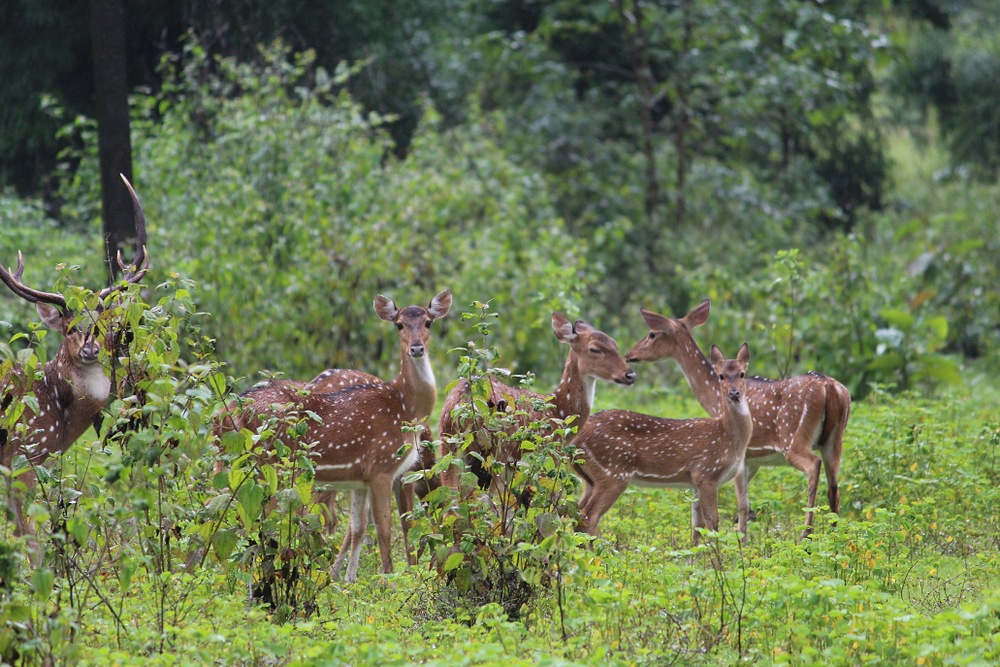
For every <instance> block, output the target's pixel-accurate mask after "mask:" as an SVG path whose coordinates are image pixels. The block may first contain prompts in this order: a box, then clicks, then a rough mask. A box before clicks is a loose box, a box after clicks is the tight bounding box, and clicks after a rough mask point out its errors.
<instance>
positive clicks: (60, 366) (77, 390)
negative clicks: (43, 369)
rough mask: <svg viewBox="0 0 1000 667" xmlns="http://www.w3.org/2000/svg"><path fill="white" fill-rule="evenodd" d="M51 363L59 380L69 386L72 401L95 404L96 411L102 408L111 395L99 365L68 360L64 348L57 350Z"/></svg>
mask: <svg viewBox="0 0 1000 667" xmlns="http://www.w3.org/2000/svg"><path fill="white" fill-rule="evenodd" d="M52 363H54V364H55V369H56V372H57V373H58V374H59V378H60V380H61V381H62V382H65V383H66V384H67V385H68V386H69V389H70V392H71V394H72V396H73V400H74V401H84V402H92V403H96V404H97V405H98V407H97V410H99V409H100V408H102V407H104V404H105V403H107V401H108V395H109V394H110V393H111V380H109V379H108V376H107V375H105V374H104V367H103V366H102V365H101V364H99V363H97V362H94V363H92V364H78V363H76V362H74V361H73V360H72V359H70V357H69V354H68V353H67V352H66V351H65V349H64V348H60V349H59V353H58V354H56V358H55V359H53V360H52ZM95 411H96V410H95Z"/></svg>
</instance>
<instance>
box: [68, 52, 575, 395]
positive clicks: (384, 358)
mask: <svg viewBox="0 0 1000 667" xmlns="http://www.w3.org/2000/svg"><path fill="white" fill-rule="evenodd" d="M264 60H265V64H264V65H262V66H260V67H257V66H251V65H246V64H239V63H236V62H235V61H232V60H227V59H216V60H214V61H209V60H208V59H207V58H206V56H205V55H204V53H203V52H202V51H201V50H200V48H199V47H197V46H195V45H189V46H188V52H187V57H186V58H185V60H184V61H183V63H182V64H178V63H176V62H174V61H170V60H168V61H166V63H165V65H164V67H165V68H166V69H165V75H166V79H165V82H164V86H163V89H162V91H161V92H160V93H159V94H157V95H152V94H147V95H139V96H138V97H137V98H136V100H135V108H136V115H137V118H136V119H135V121H134V123H133V128H134V133H135V137H134V140H133V145H135V146H136V154H135V165H136V173H137V181H138V183H137V190H138V191H139V192H140V193H142V196H143V202H144V204H145V205H146V208H147V212H148V217H149V218H150V220H151V223H150V238H151V240H152V241H151V242H152V243H153V244H154V247H153V248H151V251H152V252H153V253H154V256H155V257H156V258H157V262H156V266H157V267H160V270H163V271H169V272H176V273H179V274H181V275H184V276H185V277H189V278H192V279H195V280H196V281H197V282H198V284H199V285H201V287H202V291H201V292H200V293H198V294H195V295H194V298H195V299H196V301H197V303H198V304H199V307H200V308H201V309H203V310H205V311H208V312H210V313H212V316H211V319H210V320H208V321H206V322H205V327H206V333H207V334H209V335H210V336H211V337H212V338H214V339H216V341H217V345H218V351H219V354H220V355H221V357H222V358H223V359H225V360H227V361H228V362H229V363H230V364H232V367H233V369H234V371H235V372H236V373H237V374H239V375H252V374H254V373H256V372H257V371H259V370H261V369H264V368H269V369H272V370H279V371H281V372H284V373H286V374H287V375H289V376H290V377H302V378H308V377H312V376H313V375H314V374H315V373H317V372H318V371H319V370H321V369H323V368H325V367H338V366H339V367H350V368H364V369H366V370H371V371H375V372H377V373H379V374H383V373H385V372H386V371H387V366H388V365H389V363H390V360H392V359H394V358H395V356H396V355H395V354H394V352H393V351H392V348H391V347H387V346H385V345H384V343H383V334H384V328H383V326H382V324H381V322H380V321H379V320H378V319H377V318H376V317H374V316H373V314H372V313H371V306H370V304H371V299H372V298H373V297H374V296H375V294H376V293H380V292H384V293H387V294H390V295H391V296H392V297H393V298H394V299H395V300H396V301H397V302H406V299H408V298H412V297H413V296H414V295H416V296H417V297H418V298H421V299H423V298H426V295H427V294H433V293H435V292H436V291H438V290H440V289H442V288H444V287H451V288H452V290H453V291H454V292H455V293H456V297H457V298H458V299H459V300H460V301H461V299H462V298H463V297H462V294H463V293H473V292H475V293H481V292H489V293H491V294H495V295H496V302H497V305H498V306H499V307H502V308H504V312H505V317H506V318H507V322H508V324H509V328H508V329H507V330H505V331H504V332H501V333H500V334H499V336H500V338H501V339H502V340H503V341H504V343H505V345H506V349H508V350H509V351H510V354H511V361H510V362H509V365H512V366H515V365H517V364H525V365H527V366H528V367H532V366H534V365H536V364H537V363H538V362H540V361H542V360H545V361H548V360H550V359H549V357H550V356H551V354H552V353H551V352H550V351H549V349H548V348H545V347H540V346H539V345H538V344H537V343H536V342H535V339H536V338H537V337H535V336H531V335H529V331H530V330H531V329H532V328H533V327H535V326H537V325H539V323H541V322H543V321H544V317H546V316H547V314H548V312H549V311H550V310H551V309H552V308H553V306H554V305H558V306H559V307H566V306H567V305H569V306H570V307H571V308H572V306H573V304H574V300H575V294H576V290H577V285H578V281H579V278H578V275H577V273H578V271H579V269H580V268H581V262H580V259H579V258H578V255H577V252H576V250H575V244H574V243H573V242H572V241H571V240H570V239H569V238H568V237H567V236H566V234H565V233H564V231H563V225H562V221H561V220H559V219H558V218H556V217H555V215H554V213H553V210H552V206H551V204H550V203H549V198H548V195H547V193H546V190H545V183H544V182H543V181H542V179H540V178H539V177H537V176H536V175H534V174H532V173H531V172H529V171H526V170H524V169H523V168H521V167H518V166H517V165H515V164H513V163H512V162H511V161H510V160H509V159H507V158H506V157H505V156H504V155H503V153H502V152H501V151H500V150H499V149H498V148H497V147H496V145H495V143H494V142H493V141H492V140H491V139H490V138H489V137H488V136H487V135H486V134H485V133H484V132H483V131H481V129H480V128H479V126H478V125H476V124H472V125H470V126H468V127H463V128H457V129H454V130H449V131H442V132H438V131H436V130H435V129H434V126H435V124H436V122H437V115H436V113H435V112H434V110H433V109H431V108H429V107H428V108H427V109H426V111H425V119H424V122H423V123H422V125H421V127H420V128H419V129H418V130H417V132H416V134H415V136H414V138H413V142H412V146H411V149H410V154H409V156H408V158H407V159H406V160H398V159H396V158H395V157H394V156H393V154H392V151H391V149H392V144H391V141H390V139H389V137H388V135H387V134H386V133H385V132H384V131H383V129H382V127H383V125H384V123H385V121H386V119H384V118H381V117H378V116H377V115H374V114H372V115H368V116H365V115H364V114H362V112H361V109H360V108H359V107H358V106H357V105H356V104H355V103H354V102H353V101H352V100H351V99H350V97H349V96H348V95H347V93H346V92H344V91H343V85H344V82H345V81H346V80H347V78H348V77H349V76H350V74H351V72H350V71H349V70H347V69H346V68H341V69H339V70H338V72H337V73H336V74H334V75H330V74H328V73H327V72H325V71H324V70H322V69H321V68H315V67H314V66H313V62H312V55H311V54H308V53H307V54H299V55H296V56H294V57H293V56H291V55H290V54H289V51H288V49H286V48H282V47H280V46H275V47H272V48H271V49H269V50H267V51H266V52H265V53H264ZM93 155H94V151H93V150H92V144H90V143H86V142H85V149H84V151H83V152H82V153H81V155H80V161H81V162H80V165H81V166H80V170H79V171H78V172H77V174H88V173H93V172H94V171H95V170H96V164H95V163H94V160H93ZM96 182H97V181H96V180H90V179H87V178H78V179H77V180H74V181H73V182H72V183H70V184H67V185H66V188H65V189H64V195H65V197H66V199H67V201H69V202H71V203H73V206H75V207H77V208H78V209H80V210H85V209H86V208H87V206H88V202H95V201H97V193H96V191H94V190H93V189H90V190H88V189H86V188H84V187H83V185H82V184H84V183H91V184H93V183H96ZM73 183H76V184H79V187H78V186H77V185H73ZM160 275H162V274H160ZM442 326H443V331H444V336H445V338H446V340H448V341H449V342H457V341H458V339H457V338H456V337H455V336H454V335H452V334H450V333H449V332H450V325H449V324H448V322H447V321H444V322H442ZM432 352H433V353H434V354H436V355H438V357H439V358H440V357H441V355H443V349H435V350H433V351H432Z"/></svg>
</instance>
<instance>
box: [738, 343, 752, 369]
mask: <svg viewBox="0 0 1000 667" xmlns="http://www.w3.org/2000/svg"><path fill="white" fill-rule="evenodd" d="M736 361H738V362H740V363H741V364H749V363H750V346H749V345H747V344H746V343H743V345H742V347H740V351H739V352H738V353H737V354H736Z"/></svg>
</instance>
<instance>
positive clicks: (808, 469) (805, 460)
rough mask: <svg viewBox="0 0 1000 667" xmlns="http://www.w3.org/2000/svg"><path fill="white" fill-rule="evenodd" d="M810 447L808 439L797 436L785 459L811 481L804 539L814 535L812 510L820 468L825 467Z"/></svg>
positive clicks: (814, 503) (814, 504)
mask: <svg viewBox="0 0 1000 667" xmlns="http://www.w3.org/2000/svg"><path fill="white" fill-rule="evenodd" d="M809 446H810V443H809V441H808V439H806V438H803V437H801V436H799V435H796V437H795V441H794V442H793V443H792V447H791V449H789V450H788V451H787V452H786V453H785V459H787V461H788V463H789V465H791V466H792V467H793V468H797V469H799V470H801V471H802V472H803V473H805V475H806V477H807V478H808V479H809V488H808V500H807V505H806V507H808V508H809V510H808V511H807V512H806V527H805V528H804V529H803V530H802V539H805V538H807V537H809V535H811V534H812V526H813V512H812V508H814V507H816V490H817V489H818V488H819V473H820V468H822V466H823V461H822V460H821V459H820V458H819V457H818V456H816V455H815V454H813V453H812V452H811V451H810V449H809Z"/></svg>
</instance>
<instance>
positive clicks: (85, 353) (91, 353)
mask: <svg viewBox="0 0 1000 667" xmlns="http://www.w3.org/2000/svg"><path fill="white" fill-rule="evenodd" d="M100 351H101V348H100V346H99V345H98V344H97V343H95V342H89V343H84V344H83V345H81V346H80V361H82V362H84V363H88V364H89V363H91V362H93V361H96V360H97V355H98V354H99V353H100Z"/></svg>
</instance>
